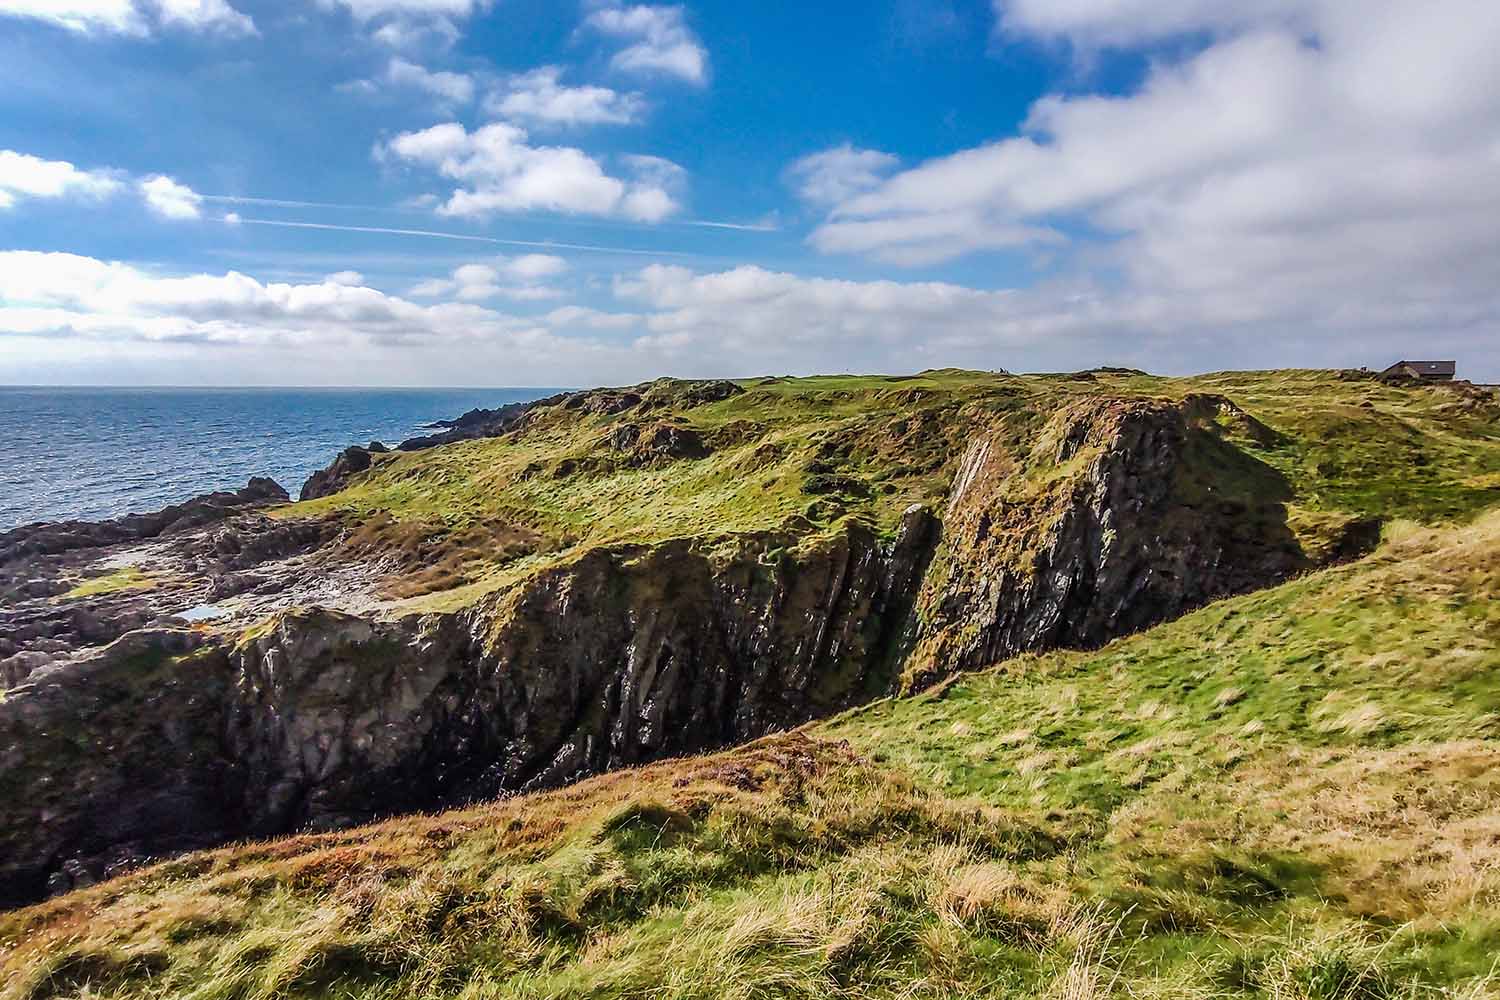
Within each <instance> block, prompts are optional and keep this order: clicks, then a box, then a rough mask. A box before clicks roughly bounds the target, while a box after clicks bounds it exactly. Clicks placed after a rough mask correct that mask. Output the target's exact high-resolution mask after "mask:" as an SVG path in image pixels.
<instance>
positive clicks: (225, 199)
mask: <svg viewBox="0 0 1500 1000" xmlns="http://www.w3.org/2000/svg"><path fill="white" fill-rule="evenodd" d="M202 197H203V200H204V201H212V202H218V203H220V204H225V205H264V206H266V207H268V208H330V209H343V210H349V211H358V212H402V213H410V212H418V211H421V209H419V208H416V207H408V206H403V205H353V204H347V203H340V202H333V201H293V200H291V199H286V198H252V197H250V196H249V195H238V194H206V195H203V196H202ZM551 221H554V222H562V223H565V224H567V225H575V226H577V225H594V226H597V225H614V226H619V225H624V224H625V220H621V219H599V220H585V219H554V220H551ZM654 225H657V226H695V227H698V228H702V229H730V230H734V231H735V232H745V233H775V232H780V227H778V226H773V225H769V224H767V223H763V222H718V221H715V220H713V219H678V220H675V221H674V220H671V219H667V220H664V221H662V222H659V223H654Z"/></svg>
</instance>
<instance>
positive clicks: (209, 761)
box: [0, 508, 935, 902]
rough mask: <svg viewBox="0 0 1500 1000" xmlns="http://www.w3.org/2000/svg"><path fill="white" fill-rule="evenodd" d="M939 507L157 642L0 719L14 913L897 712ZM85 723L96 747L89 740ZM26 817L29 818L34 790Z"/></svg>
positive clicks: (0, 890)
mask: <svg viewBox="0 0 1500 1000" xmlns="http://www.w3.org/2000/svg"><path fill="white" fill-rule="evenodd" d="M934 532H935V523H934V522H933V520H932V517H931V515H930V514H928V513H927V512H926V511H925V510H923V509H920V508H918V509H915V510H913V511H911V512H909V513H908V515H907V516H906V518H905V519H904V520H903V523H902V529H901V531H900V532H899V533H898V534H897V536H896V537H895V538H894V539H892V540H889V541H881V540H880V539H878V538H877V537H876V536H875V535H874V534H873V533H872V532H870V531H869V530H868V529H864V528H860V527H858V526H853V525H851V526H849V527H848V528H847V530H845V531H842V532H840V533H838V534H836V535H834V536H833V537H831V538H827V539H824V540H823V541H821V542H819V543H817V544H813V545H807V546H804V547H803V548H802V549H799V550H795V551H788V550H787V548H786V546H788V545H790V544H792V543H794V542H795V540H794V539H789V538H785V537H770V536H755V537H750V538H745V539H741V540H740V541H739V542H738V543H737V547H736V549H735V550H734V551H733V552H730V553H724V552H708V551H705V550H702V549H701V548H699V547H698V546H697V545H696V544H694V543H692V542H689V541H682V542H674V543H669V544H667V545H662V546H623V547H618V548H607V549H596V550H593V551H591V552H588V553H586V554H584V555H583V556H582V557H580V558H578V559H577V560H575V561H573V562H571V563H569V564H567V565H564V566H559V567H556V568H554V569H552V570H549V571H547V572H546V573H544V574H542V575H541V576H540V577H539V578H537V579H536V580H534V581H532V582H531V583H530V584H529V585H527V586H525V587H520V588H517V589H515V590H513V591H511V592H508V593H505V594H502V595H500V596H499V597H498V598H497V599H496V601H495V602H493V603H492V604H490V605H487V606H484V607H481V608H476V609H473V610H471V611H468V612H465V613H462V614H453V615H428V616H423V617H412V618H407V619H404V620H401V621H398V622H384V623H375V622H369V621H364V620H362V619H359V618H357V617H353V616H349V615H341V614H336V613H333V612H326V611H319V610H311V611H304V612H296V613H289V614H287V615H284V616H282V617H281V618H279V619H278V620H277V621H276V622H275V623H274V624H273V625H272V626H271V627H269V628H267V629H264V630H261V631H260V632H258V633H257V634H255V635H254V636H252V637H250V638H248V639H247V640H245V641H243V642H242V643H240V644H239V645H238V646H237V647H235V648H233V649H230V648H226V647H223V646H215V645H206V646H202V647H199V648H192V649H189V647H188V646H187V645H185V644H184V643H186V642H188V641H189V640H185V639H183V638H182V634H180V633H167V632H141V633H136V634H134V635H132V636H128V637H126V638H125V639H122V640H120V641H119V642H117V643H115V644H114V645H113V646H111V647H110V648H109V649H107V650H105V651H103V652H101V653H99V654H97V655H95V656H93V657H91V658H89V659H87V660H84V661H75V662H72V663H68V664H65V665H60V666H57V667H55V668H52V669H48V670H44V671H42V672H40V673H38V674H37V675H35V676H33V677H32V678H30V679H29V682H28V683H27V684H25V685H23V686H22V687H20V688H17V689H14V690H12V691H10V692H8V696H7V698H6V700H5V701H4V702H0V747H4V748H6V749H5V750H4V753H3V755H0V792H6V793H16V794H14V795H8V799H7V801H8V802H9V803H10V804H9V806H8V808H6V809H5V810H3V811H0V899H3V900H4V901H7V902H18V901H23V900H27V899H34V898H36V897H37V896H38V895H41V894H43V893H44V892H46V891H48V889H49V887H50V889H53V890H56V889H60V888H61V889H65V888H68V887H71V886H73V885H77V884H84V883H86V882H87V881H88V880H90V879H96V878H100V877H103V876H104V875H106V874H107V873H108V872H109V871H111V870H115V869H117V868H118V867H120V866H122V865H129V864H132V863H138V862H139V861H140V860H142V859H143V858H145V857H148V856H160V855H163V854H168V853H172V852H174V851H177V850H182V849H187V848H190V847H195V846H202V845H204V844H211V843H218V842H222V841H224V840H228V839H233V838H239V837H244V836H256V835H269V834H273V833H280V832H286V831H289V830H293V829H298V828H303V827H312V828H329V827H339V826H345V825H349V824H352V823H356V822H360V821H363V820H367V819H370V818H372V817H375V816H379V815H384V814H389V813H394V812H399V811H403V810H410V809H415V808H426V807H435V806H438V805H443V804H451V803H454V802H458V801H464V800H467V799H471V798H474V797H476V796H489V795H494V794H497V793H499V792H504V791H510V790H519V789H525V788H535V787H544V786H550V785H557V784H560V783H563V782H566V781H569V780H572V779H575V778H578V777H581V776H584V775H587V774H592V773H597V772H599V771H602V770H606V769H608V768H613V767H619V766H623V765H628V764H633V763H639V762H644V761H649V760H654V759H658V758H660V757H664V756H669V755H673V754H679V753H687V752H691V751H695V750H702V749H708V748H711V747H717V746H722V745H724V744H727V743H732V742H738V741H742V740H747V739H751V738H754V737H756V736H760V735H764V734H765V733H768V732H771V731H773V730H776V729H781V728H785V727H788V726H793V725H796V724H798V723H801V722H804V721H807V720H808V719H811V718H814V717H816V716H819V715H823V714H827V713H828V712H831V711H835V710H837V709H839V708H843V707H846V706H848V705H852V704H856V703H858V702H860V701H863V700H866V699H868V698H869V697H871V696H873V695H874V694H877V693H879V692H881V691H884V690H887V689H888V688H889V687H890V684H891V678H892V677H893V675H894V671H895V665H896V662H897V659H898V654H899V649H900V643H901V641H902V634H901V631H900V628H899V623H901V622H904V621H905V618H906V611H907V607H908V604H909V595H910V593H912V590H913V585H914V581H915V579H917V578H918V577H920V575H921V572H922V569H923V567H924V564H925V561H926V558H927V556H928V554H929V552H930V548H931V545H932V543H933V541H934ZM79 719H86V720H87V727H86V733H87V739H86V741H85V743H86V744H87V745H80V744H79V741H78V739H77V737H78V730H77V720H79ZM27 788H29V789H31V790H32V792H33V793H34V794H31V795H23V794H20V792H21V790H22V789H27Z"/></svg>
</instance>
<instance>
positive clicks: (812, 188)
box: [787, 142, 901, 207]
mask: <svg viewBox="0 0 1500 1000" xmlns="http://www.w3.org/2000/svg"><path fill="white" fill-rule="evenodd" d="M900 162H901V161H900V160H899V159H897V158H896V157H894V156H892V155H891V154H890V153H882V152H880V151H879V150H875V149H856V148H854V146H852V145H850V144H849V143H847V142H846V143H844V144H843V145H842V146H835V147H833V148H832V149H825V150H823V151H822V152H820V153H812V154H810V155H808V156H804V157H803V158H802V159H800V160H798V161H796V162H795V163H793V164H792V165H791V166H790V167H788V168H787V180H788V181H789V182H791V184H792V186H793V189H794V190H795V191H796V192H797V197H799V198H801V199H802V200H803V201H805V202H808V203H809V204H812V205H820V206H823V207H827V206H830V205H837V204H838V203H839V202H843V201H848V200H849V199H850V198H853V197H854V196H855V195H858V194H864V193H865V192H866V191H870V190H872V189H874V188H877V187H879V186H880V182H881V181H882V180H884V179H885V177H886V176H887V175H888V174H890V172H891V171H893V170H895V169H896V167H897V166H898V165H899V164H900Z"/></svg>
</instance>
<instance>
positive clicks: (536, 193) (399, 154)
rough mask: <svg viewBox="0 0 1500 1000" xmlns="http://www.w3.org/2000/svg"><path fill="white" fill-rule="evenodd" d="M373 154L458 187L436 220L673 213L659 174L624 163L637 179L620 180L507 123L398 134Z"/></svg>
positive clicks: (650, 217)
mask: <svg viewBox="0 0 1500 1000" xmlns="http://www.w3.org/2000/svg"><path fill="white" fill-rule="evenodd" d="M376 155H377V157H380V158H384V159H393V160H398V161H403V162H406V163H410V164H414V165H417V166H421V167H426V168H428V169H431V170H435V171H436V172H437V173H438V174H440V175H441V176H443V177H446V178H448V179H450V180H454V181H457V182H459V183H460V185H462V186H460V187H458V188H457V189H456V190H454V191H453V193H452V194H451V195H450V196H449V197H448V199H447V200H446V201H445V202H443V203H442V204H441V205H439V206H438V209H437V211H438V213H439V214H440V215H448V216H465V217H472V216H486V215H490V214H493V213H496V212H523V211H534V210H546V211H554V212H563V213H566V214H571V215H599V216H620V217H624V218H629V219H634V220H637V221H641V222H659V221H661V220H662V219H665V218H667V217H668V216H670V215H673V214H674V213H675V212H676V211H677V210H678V203H677V201H676V199H675V198H673V197H672V195H671V193H670V192H669V191H668V190H667V189H666V188H665V187H664V186H663V185H662V183H661V182H660V178H659V176H649V175H643V174H642V173H641V171H640V170H639V169H637V168H635V167H632V166H631V165H630V164H627V169H629V170H631V171H632V172H633V173H634V175H635V176H633V177H632V178H631V179H628V180H622V179H620V178H618V177H614V176H611V175H609V174H608V173H606V172H605V170H604V167H603V166H602V165H601V164H600V163H599V161H597V160H595V159H594V158H593V157H591V156H589V155H588V154H587V153H585V152H583V151H582V150H580V149H574V148H572V147H566V146H532V145H530V144H529V142H528V139H527V134H526V131H525V130H524V129H522V128H519V127H518V126H515V125H511V124H507V123H495V124H491V125H486V126H484V127H482V128H479V129H476V130H475V131H473V132H469V131H467V130H466V129H465V128H464V127H463V126H462V125H460V124H458V123H457V122H450V123H447V124H444V125H434V126H432V127H431V128H428V129H423V130H422V131H420V132H403V133H401V134H400V135H398V136H396V137H395V138H394V139H392V140H390V142H388V143H384V144H382V145H381V146H378V147H377V148H376ZM662 162H666V161H662Z"/></svg>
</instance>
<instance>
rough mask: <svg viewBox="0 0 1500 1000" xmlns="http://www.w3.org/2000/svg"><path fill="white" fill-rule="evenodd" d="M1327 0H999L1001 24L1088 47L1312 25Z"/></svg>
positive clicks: (996, 4)
mask: <svg viewBox="0 0 1500 1000" xmlns="http://www.w3.org/2000/svg"><path fill="white" fill-rule="evenodd" d="M1321 2H1326V0H1312V2H1309V0H1255V2H1254V3H1226V2H1224V0H993V3H994V8H995V15H996V17H997V19H998V24H999V26H1000V28H1001V29H1002V30H1004V31H1008V32H1012V33H1014V34H1023V35H1036V36H1040V37H1042V38H1050V39H1059V40H1067V41H1070V42H1074V43H1076V44H1079V45H1083V46H1086V47H1100V46H1129V45H1139V44H1143V43H1148V42H1154V41H1159V40H1161V39H1164V38H1171V37H1174V36H1179V35H1183V34H1187V33H1190V32H1199V31H1206V32H1213V33H1225V32H1231V31H1235V30H1240V29H1243V28H1246V27H1250V26H1252V25H1259V24H1266V23H1274V24H1280V25H1285V26H1287V27H1293V28H1304V29H1306V28H1311V27H1313V26H1314V23H1315V22H1314V20H1313V19H1312V17H1311V15H1314V14H1315V12H1316V10H1317V8H1318V6H1319V4H1320V3H1321Z"/></svg>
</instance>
